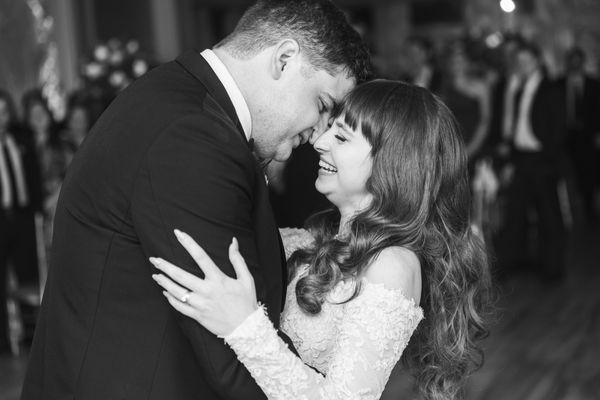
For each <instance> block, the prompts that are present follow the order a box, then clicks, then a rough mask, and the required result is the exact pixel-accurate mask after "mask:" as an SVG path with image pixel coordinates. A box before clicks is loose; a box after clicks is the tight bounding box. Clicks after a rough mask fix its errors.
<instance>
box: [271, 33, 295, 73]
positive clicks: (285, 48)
mask: <svg viewBox="0 0 600 400" xmlns="http://www.w3.org/2000/svg"><path fill="white" fill-rule="evenodd" d="M299 59H300V45H299V44H298V42H297V41H295V40H294V39H285V40H282V41H281V42H279V43H277V45H275V49H274V51H273V57H272V59H271V76H272V77H273V79H276V80H277V79H281V77H282V76H283V74H284V73H286V71H289V70H290V69H292V68H293V67H294V65H295V64H296V63H297V62H298V61H299Z"/></svg>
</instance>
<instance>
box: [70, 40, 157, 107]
mask: <svg viewBox="0 0 600 400" xmlns="http://www.w3.org/2000/svg"><path fill="white" fill-rule="evenodd" d="M153 66H154V65H153V63H152V62H151V61H150V58H149V57H147V56H146V55H144V53H143V52H142V51H141V50H140V44H139V42H138V41H137V40H129V41H127V42H123V41H121V40H119V39H116V38H113V39H110V40H108V41H107V42H106V43H100V44H98V45H97V46H96V47H95V48H94V51H93V53H92V55H91V57H89V58H87V59H86V60H85V61H84V62H83V63H82V66H81V77H82V79H83V84H84V85H83V86H84V89H83V92H84V93H85V97H86V98H87V99H88V100H89V101H90V103H91V107H92V115H93V117H97V116H98V115H99V114H100V113H101V112H102V111H103V109H104V108H105V107H106V106H108V104H109V103H110V102H111V101H112V100H113V99H114V98H115V97H116V95H117V94H118V93H119V92H120V91H121V90H123V89H125V88H126V87H127V86H129V84H130V83H131V82H133V81H134V80H136V79H137V78H139V77H140V76H142V75H144V74H145V73H146V72H147V71H148V70H149V69H151V68H152V67H153Z"/></svg>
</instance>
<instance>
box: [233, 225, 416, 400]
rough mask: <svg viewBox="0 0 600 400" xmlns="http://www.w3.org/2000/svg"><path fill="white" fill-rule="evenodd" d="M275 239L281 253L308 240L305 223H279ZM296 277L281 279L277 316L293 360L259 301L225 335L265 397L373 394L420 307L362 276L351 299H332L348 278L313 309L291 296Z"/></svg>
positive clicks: (347, 288)
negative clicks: (283, 290)
mask: <svg viewBox="0 0 600 400" xmlns="http://www.w3.org/2000/svg"><path fill="white" fill-rule="evenodd" d="M282 238H283V242H284V247H285V248H286V256H287V257H289V255H290V254H291V253H292V252H293V251H295V250H296V249H297V248H299V247H301V246H305V245H307V244H309V243H310V242H311V240H312V238H311V236H310V234H309V233H308V232H307V231H305V230H283V231H282ZM301 276H302V273H300V274H298V275H297V276H296V277H295V278H294V279H293V280H292V282H290V284H289V286H288V289H287V298H286V302H285V309H284V311H283V314H282V317H281V318H282V320H281V329H282V330H283V331H284V332H285V333H286V334H287V335H288V336H289V337H290V339H292V341H293V343H294V346H295V347H296V350H297V351H298V354H299V355H300V357H302V358H301V359H300V358H298V357H297V356H296V355H295V354H294V353H293V352H292V351H290V350H289V349H288V347H287V345H286V344H285V343H284V342H283V341H282V340H281V339H280V338H279V337H278V336H277V333H276V331H275V329H274V327H273V325H272V324H271V322H270V320H269V319H268V317H267V316H266V315H265V310H264V309H263V308H262V307H261V308H259V309H257V310H256V311H255V312H254V313H253V314H251V315H250V316H249V317H248V318H247V319H246V320H245V321H244V322H243V323H242V324H241V325H240V326H239V327H238V328H236V329H235V330H234V331H233V332H232V333H231V334H229V335H228V336H226V337H225V338H224V339H225V341H226V342H227V344H228V345H229V346H231V348H232V349H233V350H234V351H235V353H236V354H237V356H238V358H239V360H240V361H241V362H242V363H243V364H244V365H245V366H246V368H247V369H248V370H249V371H250V373H251V374H252V376H253V377H254V379H255V380H256V382H257V383H258V385H259V386H260V387H261V388H262V390H263V391H264V392H265V394H266V395H267V397H268V398H269V400H296V399H297V400H312V399H315V400H317V399H319V400H359V399H360V400H373V399H379V398H380V396H381V393H382V392H383V389H384V388H385V384H386V382H387V380H388V379H389V376H390V373H391V371H392V368H393V367H394V365H395V364H396V363H397V362H398V360H399V359H400V356H401V355H402V351H403V350H404V348H405V347H406V345H407V344H408V341H409V339H410V337H411V335H412V333H413V331H414V330H415V329H416V327H417V325H418V324H419V321H421V319H422V318H423V311H422V310H421V308H419V307H418V306H417V305H415V304H414V302H413V301H412V300H410V299H408V298H407V297H406V296H404V295H403V293H402V292H401V291H400V290H397V289H388V288H386V287H385V286H384V285H383V284H374V283H371V282H369V281H367V280H366V279H363V281H362V290H361V292H360V293H359V295H358V296H357V297H355V298H354V299H352V300H350V301H349V302H346V303H343V304H339V303H340V302H343V301H344V300H346V299H348V298H349V296H350V295H351V294H352V293H353V290H354V283H353V282H341V283H340V284H338V285H337V286H336V287H335V288H334V290H333V291H332V292H331V293H330V294H329V297H328V301H326V302H325V303H324V304H323V307H322V310H321V312H320V313H319V314H317V315H311V314H307V313H305V312H304V311H302V310H301V309H300V307H299V306H298V303H297V301H296V294H295V287H296V282H297V281H298V279H299V278H300V277H301ZM305 364H307V365H305ZM309 366H310V367H309ZM311 367H313V368H314V369H313V368H311Z"/></svg>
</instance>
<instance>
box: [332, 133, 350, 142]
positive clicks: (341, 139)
mask: <svg viewBox="0 0 600 400" xmlns="http://www.w3.org/2000/svg"><path fill="white" fill-rule="evenodd" d="M333 137H335V138H336V140H337V141H338V142H340V143H344V142H347V141H348V139H346V138H345V137H343V136H342V135H339V134H338V135H333Z"/></svg>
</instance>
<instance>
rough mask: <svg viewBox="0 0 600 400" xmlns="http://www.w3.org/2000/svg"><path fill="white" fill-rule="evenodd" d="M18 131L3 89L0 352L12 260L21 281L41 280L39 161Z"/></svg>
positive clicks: (0, 108)
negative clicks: (36, 222)
mask: <svg viewBox="0 0 600 400" xmlns="http://www.w3.org/2000/svg"><path fill="white" fill-rule="evenodd" d="M17 133H18V128H17V126H16V114H15V107H14V103H13V101H12V99H11V97H10V95H9V94H8V93H7V92H5V91H3V90H0V201H1V203H0V354H1V353H4V352H7V351H8V350H9V341H8V317H7V309H6V296H7V293H6V290H7V279H6V278H7V273H8V265H9V263H10V265H11V266H12V267H13V270H14V272H15V274H16V276H17V279H18V281H19V282H20V283H23V284H30V283H36V282H37V257H36V245H35V225H34V210H35V209H36V208H38V207H37V206H39V203H38V200H39V195H37V194H36V193H35V185H32V183H34V182H36V179H35V178H36V176H35V171H36V164H35V161H36V160H35V155H34V154H32V153H31V151H30V148H28V147H26V146H23V145H22V144H21V143H19V141H18V139H17ZM32 166H33V168H31V167H32ZM32 172H33V173H34V174H33V175H32ZM32 189H33V190H32Z"/></svg>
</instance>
